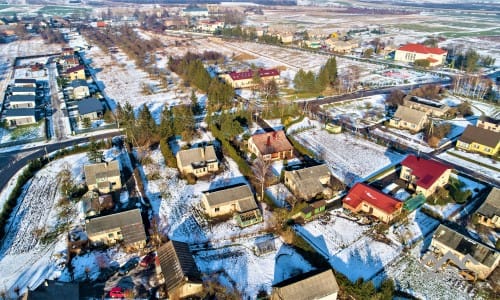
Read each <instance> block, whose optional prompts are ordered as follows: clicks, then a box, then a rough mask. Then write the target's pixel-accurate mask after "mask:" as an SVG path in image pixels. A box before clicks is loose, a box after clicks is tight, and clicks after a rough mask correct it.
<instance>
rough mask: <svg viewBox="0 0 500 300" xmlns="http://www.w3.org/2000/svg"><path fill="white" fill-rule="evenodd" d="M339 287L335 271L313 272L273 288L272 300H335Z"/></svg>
mask: <svg viewBox="0 0 500 300" xmlns="http://www.w3.org/2000/svg"><path fill="white" fill-rule="evenodd" d="M338 292H339V285H338V284H337V280H336V278H335V275H334V274H333V271H332V270H331V269H328V270H326V271H323V272H320V273H318V271H312V272H308V273H304V274H301V275H298V276H296V277H292V278H290V279H287V280H285V281H283V282H280V283H278V284H276V285H274V286H273V291H272V293H271V300H312V299H321V300H335V299H337V295H338Z"/></svg>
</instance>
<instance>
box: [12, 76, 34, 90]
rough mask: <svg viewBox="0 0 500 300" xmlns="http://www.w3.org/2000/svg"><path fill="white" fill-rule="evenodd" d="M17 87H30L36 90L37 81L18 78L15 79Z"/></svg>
mask: <svg viewBox="0 0 500 300" xmlns="http://www.w3.org/2000/svg"><path fill="white" fill-rule="evenodd" d="M14 86H15V87H30V88H36V79H33V78H17V79H14Z"/></svg>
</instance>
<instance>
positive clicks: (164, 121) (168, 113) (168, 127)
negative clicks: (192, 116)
mask: <svg viewBox="0 0 500 300" xmlns="http://www.w3.org/2000/svg"><path fill="white" fill-rule="evenodd" d="M173 123H174V118H173V116H172V110H171V109H169V108H168V106H165V107H164V108H163V111H162V113H161V121H160V129H159V131H160V132H159V133H160V137H161V138H162V139H169V138H170V137H172V136H173V135H174V130H173Z"/></svg>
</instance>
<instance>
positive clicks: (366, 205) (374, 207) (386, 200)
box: [342, 183, 403, 223]
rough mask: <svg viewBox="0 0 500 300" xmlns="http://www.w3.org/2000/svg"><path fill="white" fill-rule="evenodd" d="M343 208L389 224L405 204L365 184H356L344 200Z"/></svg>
mask: <svg viewBox="0 0 500 300" xmlns="http://www.w3.org/2000/svg"><path fill="white" fill-rule="evenodd" d="M342 203H343V207H344V208H347V209H349V210H351V211H352V212H355V213H357V212H360V211H363V212H365V213H367V214H369V215H372V216H374V217H376V218H378V219H379V220H381V221H383V222H386V223H389V222H390V221H392V220H393V219H394V217H396V216H397V215H398V214H399V213H400V212H401V209H402V207H403V203H402V202H400V201H398V200H396V199H394V198H392V197H391V196H389V195H386V194H384V193H382V192H381V191H379V190H377V189H375V188H372V187H371V186H369V185H366V184H364V183H356V184H355V185H354V186H353V187H352V189H351V190H350V191H349V193H348V194H347V196H346V197H345V198H344V199H343V200H342Z"/></svg>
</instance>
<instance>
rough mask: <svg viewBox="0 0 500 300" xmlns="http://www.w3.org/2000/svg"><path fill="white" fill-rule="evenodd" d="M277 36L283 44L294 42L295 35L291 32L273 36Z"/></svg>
mask: <svg viewBox="0 0 500 300" xmlns="http://www.w3.org/2000/svg"><path fill="white" fill-rule="evenodd" d="M273 35H274V36H276V37H277V38H278V39H279V40H280V41H281V42H282V43H283V44H290V43H292V42H293V37H294V34H293V32H290V31H284V32H276V33H274V34H273Z"/></svg>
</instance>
